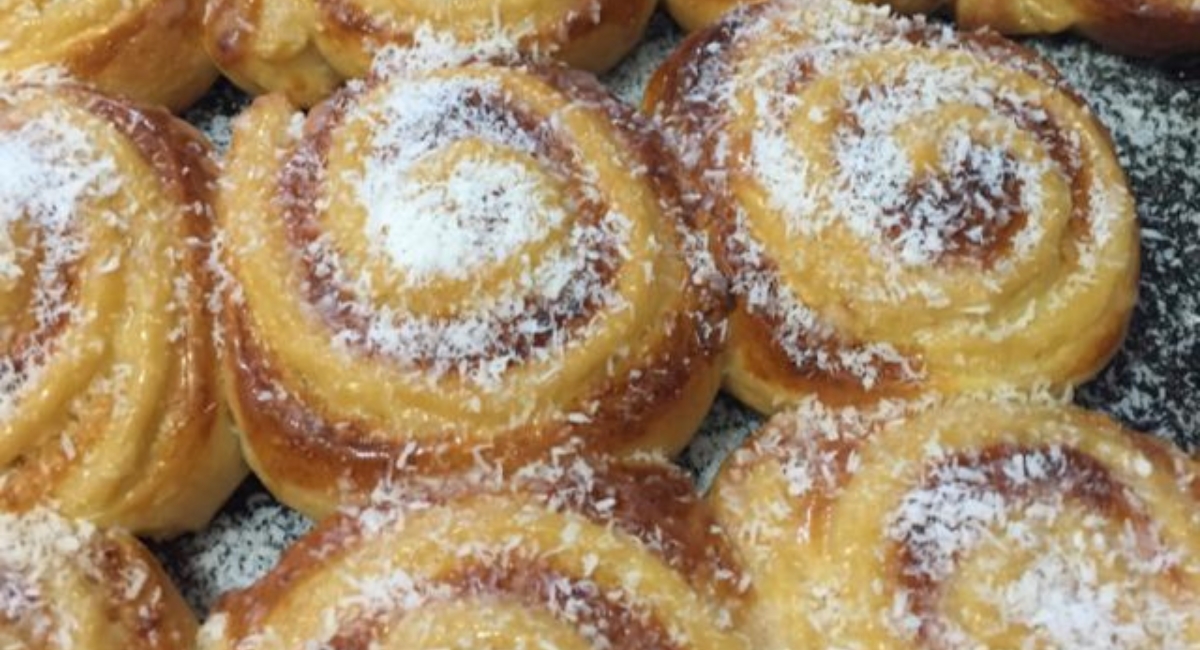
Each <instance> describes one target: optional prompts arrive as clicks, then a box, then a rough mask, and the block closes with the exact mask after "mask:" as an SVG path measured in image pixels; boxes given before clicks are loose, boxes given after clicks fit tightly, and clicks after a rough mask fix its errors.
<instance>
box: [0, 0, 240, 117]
mask: <svg viewBox="0 0 1200 650" xmlns="http://www.w3.org/2000/svg"><path fill="white" fill-rule="evenodd" d="M203 12H204V0H78V1H73V2H44V1H39V0H6V1H5V2H4V4H3V5H0V72H13V71H18V70H22V69H26V68H31V67H41V66H50V67H55V68H59V69H61V70H63V71H65V72H67V73H69V74H71V75H72V76H74V77H77V78H79V79H81V80H83V81H86V82H88V83H90V84H92V85H94V86H96V87H98V88H100V89H101V90H104V91H107V92H109V93H115V94H117V95H122V96H126V97H129V98H131V99H133V100H135V101H139V102H145V103H148V104H157V105H163V106H167V107H168V108H170V109H172V110H182V109H184V108H186V107H187V106H188V105H190V104H191V103H192V102H194V101H195V100H196V99H198V98H199V97H200V96H201V95H203V94H204V93H205V92H206V91H207V90H208V88H209V86H211V85H212V83H213V81H215V80H216V78H217V69H216V67H215V66H214V65H213V63H212V61H211V60H210V59H209V57H208V54H207V53H206V52H205V51H204V45H203V43H202V39H201V32H202V28H201V16H202V14H203Z"/></svg>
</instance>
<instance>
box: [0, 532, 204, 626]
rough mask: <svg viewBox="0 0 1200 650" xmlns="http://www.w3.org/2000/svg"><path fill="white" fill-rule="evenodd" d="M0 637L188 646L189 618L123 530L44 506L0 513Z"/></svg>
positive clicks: (161, 573) (171, 588) (176, 596)
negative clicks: (62, 514)
mask: <svg viewBox="0 0 1200 650" xmlns="http://www.w3.org/2000/svg"><path fill="white" fill-rule="evenodd" d="M0 522H2V523H3V524H4V525H3V527H2V528H0V642H2V643H4V645H5V647H18V648H30V649H36V650H67V649H72V650H109V649H110V648H128V649H129V650H188V649H190V648H193V647H195V638H196V633H197V627H198V626H197V624H196V620H195V617H194V616H193V615H192V613H191V611H190V610H189V609H188V606H187V604H186V603H185V602H184V601H183V598H182V596H180V594H179V592H178V591H176V589H175V586H174V585H172V584H171V582H170V580H169V579H168V578H167V575H166V573H165V572H164V571H163V569H162V567H161V566H159V564H158V561H157V560H155V559H154V556H153V555H151V554H150V552H149V551H147V550H146V549H145V548H144V547H143V546H142V545H141V544H140V543H138V541H137V540H136V539H134V538H133V537H132V536H130V535H128V534H125V533H123V532H118V531H112V530H96V529H94V528H92V527H91V526H90V525H88V524H83V523H75V522H70V521H67V520H65V519H62V518H60V517H59V516H58V515H56V514H52V513H50V512H48V511H45V510H35V511H33V512H30V513H27V514H25V515H19V516H14V515H9V514H0Z"/></svg>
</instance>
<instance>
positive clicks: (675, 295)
mask: <svg viewBox="0 0 1200 650" xmlns="http://www.w3.org/2000/svg"><path fill="white" fill-rule="evenodd" d="M673 164H674V163H673V162H672V159H671V158H670V157H669V156H667V155H666V153H665V150H664V147H663V146H662V145H661V144H660V142H659V141H658V139H657V136H656V134H655V133H654V132H653V130H651V129H649V128H648V127H647V126H646V124H645V123H644V122H643V121H642V120H641V119H640V118H638V116H636V115H634V114H633V112H632V111H629V110H627V109H626V108H624V107H623V106H622V105H621V104H619V102H618V101H617V100H615V99H613V98H611V97H610V96H609V95H607V94H606V93H605V91H603V89H602V88H601V86H600V85H599V83H598V82H596V81H595V80H594V78H592V77H591V76H590V75H587V74H585V73H580V72H573V71H569V70H567V69H565V68H560V67H543V66H517V67H502V66H496V65H491V64H486V63H476V64H471V65H466V66H462V67H452V68H439V69H432V70H419V69H416V68H413V69H408V70H401V68H400V67H399V66H397V67H395V68H394V69H392V70H391V71H390V72H389V73H388V74H386V75H379V76H376V77H375V78H373V79H372V80H370V81H368V82H366V83H364V84H354V85H352V86H351V87H350V88H348V89H347V90H346V91H344V92H343V93H341V94H340V95H338V96H337V97H335V98H334V99H333V100H331V101H330V102H329V103H327V104H324V105H322V106H321V107H319V108H318V109H316V110H314V111H313V112H312V113H311V114H310V115H309V116H308V118H307V120H304V119H303V118H302V117H301V116H298V115H296V114H295V113H294V112H293V109H292V108H291V106H289V105H288V103H287V101H286V100H285V99H284V98H282V97H281V96H271V97H267V98H263V99H260V100H259V101H257V102H256V103H255V104H254V106H253V107H252V108H251V109H250V111H249V112H248V113H247V114H246V115H244V116H243V117H242V118H240V120H239V121H238V123H237V125H236V128H235V134H234V143H233V148H232V151H231V153H230V156H229V159H228V164H227V169H228V178H227V182H226V183H225V186H224V191H223V193H222V195H221V198H220V209H219V212H220V213H221V215H220V216H221V222H222V225H223V227H224V231H225V235H226V238H227V242H226V253H225V256H224V257H225V259H226V261H227V263H228V267H229V270H230V276H231V279H232V286H231V290H230V291H229V292H227V293H228V298H227V300H226V308H225V310H224V313H225V316H224V321H225V329H226V330H227V331H226V338H227V340H228V346H229V349H230V352H231V354H230V355H229V364H228V365H229V368H228V374H229V376H230V384H231V385H232V386H233V388H234V391H233V393H234V395H233V402H234V407H235V411H236V415H237V416H238V421H239V423H240V424H241V425H242V426H241V428H242V429H243V430H244V432H245V436H244V442H245V445H244V446H245V450H246V452H247V455H248V457H249V458H250V461H251V465H252V466H253V467H254V468H255V469H256V470H257V472H258V474H259V475H260V476H261V477H262V478H263V480H264V481H265V482H266V484H267V485H268V486H269V487H270V488H271V489H272V491H273V492H275V494H276V495H277V496H279V497H280V498H281V499H282V500H283V501H284V502H286V503H288V504H289V505H292V506H293V507H296V508H299V509H300V510H302V511H304V512H306V513H309V514H313V515H320V514H322V513H326V512H328V511H329V510H331V509H332V507H333V506H334V505H335V504H336V503H337V502H339V501H342V500H350V501H353V500H355V499H356V498H357V497H361V496H362V495H363V494H365V493H367V492H369V491H370V490H371V489H372V488H373V486H374V485H375V484H376V483H377V482H378V481H379V480H380V479H381V478H382V477H384V476H386V475H387V474H388V473H389V471H390V469H389V468H390V467H391V465H392V464H393V462H394V461H395V459H397V458H399V457H401V456H405V457H408V458H411V459H414V460H415V461H416V462H417V463H419V464H420V465H422V466H423V467H425V468H426V470H427V471H428V472H430V473H434V474H438V473H453V472H455V471H458V470H460V469H462V468H467V467H470V466H472V465H473V464H474V463H475V461H476V460H477V458H479V457H480V456H482V457H486V458H489V459H492V460H494V462H499V463H502V464H505V465H512V464H514V463H517V464H520V463H523V462H528V460H529V459H530V458H536V457H539V456H540V455H541V454H544V453H545V452H546V451H547V450H548V449H550V448H553V447H556V446H559V445H561V444H563V443H564V442H566V441H568V440H571V439H573V438H576V437H578V438H582V439H583V441H584V444H585V446H586V447H588V448H589V449H591V450H593V451H603V452H605V453H610V452H611V453H616V454H623V453H627V452H637V451H652V452H668V453H673V452H675V451H678V450H679V449H680V448H682V446H684V445H685V444H686V443H687V441H688V440H689V439H690V437H691V436H692V434H693V433H694V432H695V430H696V428H697V427H698V425H699V422H700V421H701V419H702V418H703V416H704V414H705V413H706V411H707V409H708V407H709V406H710V405H711V403H712V399H713V397H714V395H715V393H716V391H717V387H718V384H719V383H720V378H719V375H720V365H721V364H720V362H719V360H718V359H717V358H716V357H717V353H718V351H719V347H720V345H721V343H722V342H723V334H724V329H723V324H724V323H723V317H724V313H725V308H726V305H725V301H724V298H723V297H722V296H721V294H720V293H719V292H718V291H717V290H716V287H717V283H718V282H719V275H718V273H717V272H716V269H715V267H713V265H712V260H711V257H710V256H708V255H707V250H706V249H705V248H704V243H703V242H702V241H700V240H699V239H697V238H696V237H695V234H694V232H692V231H691V229H689V227H688V226H687V225H685V223H684V221H683V217H682V214H681V210H680V208H679V201H678V196H677V195H678V188H677V186H676V184H675V176H674V174H672V173H670V169H671V166H672V165H673Z"/></svg>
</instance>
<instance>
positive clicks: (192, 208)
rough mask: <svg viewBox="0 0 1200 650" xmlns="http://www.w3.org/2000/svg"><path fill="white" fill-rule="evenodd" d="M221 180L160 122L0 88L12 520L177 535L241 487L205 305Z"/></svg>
mask: <svg viewBox="0 0 1200 650" xmlns="http://www.w3.org/2000/svg"><path fill="white" fill-rule="evenodd" d="M215 171H216V170H215V165H214V163H213V161H212V160H211V159H210V158H209V148H208V145H207V144H206V143H205V142H204V140H203V137H202V136H201V135H200V134H199V133H197V132H196V131H195V130H193V129H192V128H191V127H189V126H187V125H186V124H184V123H183V122H181V121H179V120H176V119H175V118H173V117H171V115H170V114H168V113H167V112H166V111H164V110H162V109H149V108H138V107H135V106H132V105H129V104H126V103H124V102H123V101H121V100H117V99H112V98H110V97H107V96H105V95H100V94H98V93H96V92H93V91H91V90H88V89H86V88H84V87H83V86H79V85H75V84H73V83H71V82H67V81H63V80H53V79H49V78H41V79H38V80H33V79H32V78H25V79H21V80H15V79H14V80H12V83H7V82H6V83H5V84H2V85H0V324H2V325H0V507H4V508H6V509H16V510H23V509H27V508H30V507H33V506H34V505H36V504H39V503H47V502H53V503H55V504H56V506H57V507H58V508H59V509H61V510H62V511H63V512H64V513H65V514H67V515H69V516H72V517H79V518H85V519H89V520H94V521H96V522H98V523H101V524H105V525H120V526H123V527H127V528H130V529H132V530H134V531H136V532H139V533H147V534H154V535H167V534H171V533H175V532H179V531H180V530H183V529H194V528H197V527H200V526H202V525H204V524H205V523H206V522H207V521H208V519H209V517H211V515H212V513H213V512H215V511H216V509H217V507H219V506H220V504H221V501H222V500H223V499H224V498H225V497H226V496H227V495H228V494H229V493H230V492H232V491H233V488H234V487H235V486H236V485H237V483H238V482H239V481H240V480H241V478H242V477H243V476H244V474H245V467H244V466H243V465H242V463H241V461H240V458H239V452H238V448H237V441H236V439H234V438H233V436H232V435H229V432H228V426H229V425H228V420H229V418H228V414H227V412H226V409H225V408H224V407H223V406H222V405H221V400H220V394H219V393H220V388H219V386H218V377H219V375H218V371H219V366H218V363H217V359H216V350H215V346H214V343H213V336H212V335H213V329H212V321H213V319H212V316H211V314H210V311H209V310H210V305H209V302H208V301H209V298H210V293H211V292H212V290H213V285H214V282H213V277H212V274H211V272H210V269H209V266H208V265H209V256H210V243H211V238H212V229H213V222H214V219H213V216H212V212H211V202H210V194H211V191H212V187H211V185H212V183H213V181H214V179H215Z"/></svg>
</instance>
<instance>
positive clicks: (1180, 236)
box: [155, 17, 1200, 612]
mask: <svg viewBox="0 0 1200 650" xmlns="http://www.w3.org/2000/svg"><path fill="white" fill-rule="evenodd" d="M678 38H679V36H678V34H677V33H676V32H675V30H674V28H673V27H672V26H671V25H670V23H669V22H668V21H667V20H665V19H663V18H661V17H660V18H658V19H657V20H656V21H655V24H654V27H653V29H652V30H651V35H650V37H649V38H648V40H647V42H646V44H645V45H644V46H643V47H642V48H641V50H639V51H638V52H637V53H636V54H635V55H634V56H633V57H631V58H630V60H629V61H627V62H626V64H625V65H623V66H622V67H621V68H620V69H619V70H618V71H617V72H616V73H614V74H613V75H611V76H610V77H609V78H608V79H607V81H609V82H610V84H611V85H612V87H613V88H614V90H615V91H616V92H617V93H618V94H619V95H621V96H622V97H623V98H625V99H627V100H629V101H633V102H636V101H637V98H638V96H639V95H640V92H641V88H642V87H643V85H644V83H645V80H646V79H647V78H648V75H649V73H650V72H651V71H652V70H653V68H654V66H655V65H656V64H657V63H658V61H660V60H661V59H662V57H663V55H664V54H665V53H666V52H667V51H668V50H669V49H670V47H671V46H672V45H673V44H674V43H675V42H677V40H678ZM1032 45H1033V46H1034V47H1036V48H1037V49H1038V50H1040V51H1041V52H1042V53H1043V54H1045V55H1046V56H1048V57H1049V58H1050V59H1052V60H1053V61H1054V62H1055V63H1056V64H1057V65H1058V66H1059V67H1060V68H1061V69H1062V71H1063V72H1064V73H1065V74H1066V76H1067V77H1068V78H1069V79H1070V80H1071V82H1072V83H1074V84H1075V86H1076V88H1077V89H1078V90H1080V92H1081V94H1082V95H1083V96H1084V97H1086V98H1087V99H1088V101H1089V102H1090V103H1091V105H1092V107H1093V108H1094V109H1095V110H1096V111H1097V112H1098V113H1099V115H1100V116H1101V118H1102V119H1103V121H1104V122H1105V123H1106V124H1107V125H1108V126H1109V128H1110V129H1111V130H1112V131H1113V134H1114V136H1115V139H1116V142H1117V146H1118V148H1119V150H1120V154H1121V159H1122V162H1123V163H1124V164H1125V166H1126V169H1127V170H1128V172H1129V175H1130V180H1131V182H1132V185H1133V188H1134V191H1135V193H1136V194H1137V197H1138V202H1139V209H1140V214H1141V218H1142V224H1143V228H1144V243H1143V252H1144V262H1143V266H1144V268H1143V276H1142V284H1141V303H1140V305H1139V307H1138V310H1137V316H1136V318H1135V320H1134V324H1133V327H1132V329H1131V331H1130V335H1129V338H1128V340H1127V342H1126V344H1125V347H1124V349H1123V350H1122V352H1121V353H1120V355H1119V356H1118V357H1117V359H1116V360H1115V361H1114V362H1113V364H1112V365H1111V367H1110V368H1109V369H1108V370H1107V371H1106V372H1105V373H1104V374H1103V375H1102V376H1101V377H1100V378H1099V379H1098V380H1096V381H1095V382H1093V383H1092V384H1090V385H1088V386H1086V387H1085V388H1083V389H1082V390H1081V391H1080V392H1079V395H1078V400H1079V401H1080V402H1081V403H1083V404H1085V405H1088V406H1091V407H1094V408H1098V409H1101V410H1104V411H1107V412H1109V413H1111V414H1113V415H1114V416H1116V417H1117V418H1119V419H1120V420H1122V421H1124V422H1125V423H1127V424H1129V425H1131V426H1133V427H1135V428H1138V429H1141V430H1143V431H1148V432H1152V433H1155V434H1157V435H1160V436H1163V437H1165V438H1169V439H1172V440H1175V441H1176V442H1178V443H1180V444H1181V445H1184V446H1186V447H1188V448H1191V449H1193V450H1196V449H1200V80H1197V79H1192V80H1187V79H1184V78H1182V77H1180V76H1179V75H1175V74H1172V73H1168V72H1164V71H1162V70H1160V69H1157V68H1155V67H1153V66H1150V65H1147V64H1143V63H1136V62H1131V61H1127V60H1123V59H1120V58H1118V57H1114V56H1110V55H1107V54H1104V53H1101V52H1099V51H1097V50H1096V49H1095V48H1094V47H1092V46H1091V45H1088V44H1086V43H1082V42H1079V41H1077V40H1074V39H1070V38H1064V39H1055V40H1047V41H1037V42H1034V43H1032ZM245 102H246V99H245V97H244V96H242V95H241V94H240V93H238V92H237V91H236V90H234V89H232V88H231V87H229V86H228V85H224V84H223V85H220V86H218V87H217V88H216V89H215V90H214V91H213V93H211V94H210V96H209V97H208V98H207V99H206V100H205V101H204V102H203V104H202V105H200V106H199V107H197V108H196V109H195V110H193V111H192V112H190V113H189V114H188V119H189V120H191V121H192V122H193V123H194V124H196V125H198V126H199V127H200V128H202V129H204V130H205V131H206V132H207V133H208V134H209V135H210V136H211V137H212V138H213V140H214V141H215V142H216V143H217V145H218V147H219V148H222V149H223V148H224V147H225V146H226V144H227V143H228V132H229V120H230V116H231V115H233V114H234V113H236V112H237V110H238V109H239V108H240V107H241V106H242V105H244V104H245ZM756 424H757V420H756V418H755V417H754V416H753V415H751V414H749V413H748V412H746V411H745V410H744V409H743V408H742V407H740V406H739V405H738V404H736V403H735V402H734V401H733V400H731V399H728V398H722V399H721V400H719V401H718V403H717V404H716V406H715V407H714V409H713V412H712V414H711V415H710V417H709V419H708V421H707V422H706V424H705V427H704V431H703V433H702V435H701V436H700V437H699V438H698V439H697V441H696V443H695V444H694V445H693V446H692V448H691V449H689V450H688V452H686V453H685V455H684V458H683V459H682V460H681V462H683V464H685V465H687V466H688V467H690V468H692V469H694V470H695V471H696V472H697V475H698V476H699V477H700V478H701V480H702V482H707V480H708V478H709V477H710V476H711V474H712V473H713V471H714V470H715V468H716V466H717V464H718V463H719V461H720V459H721V458H722V457H723V456H724V454H725V452H726V450H728V449H729V448H731V447H732V446H734V445H736V444H737V443H738V442H740V440H741V439H742V438H743V437H744V436H745V435H746V434H747V433H748V432H750V431H751V430H752V429H753V428H754V427H755V426H756ZM309 527H310V524H309V522H307V521H306V520H305V519H304V518H302V517H300V516H299V515H297V514H296V513H294V512H291V511H289V510H288V509H286V508H284V507H283V506H280V505H279V504H278V503H276V502H275V501H274V500H273V499H272V498H271V497H270V496H269V495H267V494H266V493H265V491H264V490H263V489H262V487H261V486H260V485H259V483H258V482H257V481H254V480H251V481H248V482H247V483H246V485H244V486H242V488H241V489H240V490H239V491H238V493H237V494H236V495H235V496H234V498H233V499H232V500H231V501H230V502H229V504H228V505H227V506H226V507H225V508H224V509H223V510H222V512H221V513H220V515H219V516H218V517H217V519H216V520H215V521H214V522H213V524H212V526H210V528H209V529H208V530H206V531H205V532H203V533H201V534H198V535H190V536H187V537H183V538H181V539H178V540H174V541H172V542H169V543H163V544H158V545H156V546H155V550H156V552H157V553H158V554H159V555H160V557H162V558H163V559H164V561H165V563H166V564H167V566H168V568H169V569H170V571H171V572H172V573H173V574H174V576H175V578H176V579H177V580H178V581H179V583H180V584H181V586H182V587H183V589H184V592H185V593H186V594H187V596H188V598H189V600H190V601H191V602H192V604H193V605H194V606H195V607H196V608H197V609H198V610H199V611H201V612H203V611H207V609H208V608H209V607H210V606H211V605H212V604H213V602H214V601H215V599H216V598H217V596H218V595H219V594H220V593H222V592H224V591H226V590H228V589H234V588H238V587H241V586H244V585H246V584H249V583H250V582H252V581H253V580H255V579H256V578H258V577H259V576H261V575H262V574H264V573H265V572H266V571H267V570H268V569H269V568H270V567H271V566H272V565H273V564H274V563H275V561H276V559H277V558H278V555H279V553H280V552H281V550H282V549H283V548H285V547H286V546H287V544H288V543H289V542H290V541H291V540H293V539H295V538H296V537H297V536H299V535H301V534H303V532H304V531H306V530H308V529H309Z"/></svg>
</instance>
